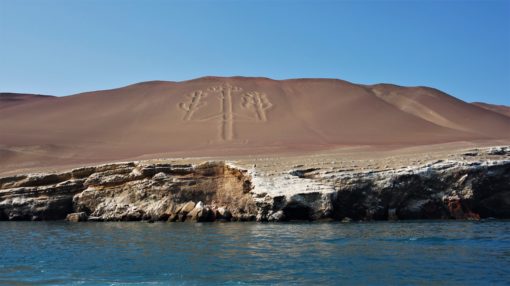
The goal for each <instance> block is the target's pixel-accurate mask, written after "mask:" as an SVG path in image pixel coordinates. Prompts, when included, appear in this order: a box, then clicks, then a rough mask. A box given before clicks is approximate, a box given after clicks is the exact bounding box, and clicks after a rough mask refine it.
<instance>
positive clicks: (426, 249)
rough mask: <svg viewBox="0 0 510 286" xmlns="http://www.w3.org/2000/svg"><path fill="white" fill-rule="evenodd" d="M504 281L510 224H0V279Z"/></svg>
mask: <svg viewBox="0 0 510 286" xmlns="http://www.w3.org/2000/svg"><path fill="white" fill-rule="evenodd" d="M34 284H35V285H61V284H75V285H125V284H132V285H138V284H149V285H275V284H276V285H287V284H293V285H509V284H510V222H508V221H482V222H471V221H460V222H459V221H437V222H436V221H434V222H423V221H413V222H370V223H349V224H343V223H274V224H271V223H265V224H262V223H204V224H200V223H198V224H196V223H153V224H149V223H143V222H122V223H76V224H73V223H67V222H0V285H34Z"/></svg>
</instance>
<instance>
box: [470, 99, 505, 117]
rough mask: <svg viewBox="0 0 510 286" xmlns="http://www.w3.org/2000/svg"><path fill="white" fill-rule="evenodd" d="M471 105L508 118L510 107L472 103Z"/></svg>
mask: <svg viewBox="0 0 510 286" xmlns="http://www.w3.org/2000/svg"><path fill="white" fill-rule="evenodd" d="M472 104H473V105H476V106H478V107H481V108H485V109H487V110H490V111H494V112H497V113H500V114H503V115H505V116H508V117H510V106H506V105H496V104H489V103H485V102H473V103H472Z"/></svg>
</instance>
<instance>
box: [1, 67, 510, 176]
mask: <svg viewBox="0 0 510 286" xmlns="http://www.w3.org/2000/svg"><path fill="white" fill-rule="evenodd" d="M21 97H23V104H12V102H10V101H9V100H3V101H0V168H13V167H16V168H19V167H31V166H38V165H50V166H51V165H56V164H67V163H76V162H99V161H108V160H122V159H128V158H136V157H138V156H144V158H148V157H150V158H157V157H161V156H163V155H162V154H165V156H168V155H172V156H202V155H204V156H205V155H207V156H211V155H236V154H237V155H239V154H256V153H279V152H286V151H296V150H318V149H325V148H335V147H342V146H359V145H377V146H389V145H395V144H398V145H426V144H434V143H443V142H452V141H470V140H489V139H500V138H507V137H510V118H508V117H505V116H503V115H501V114H498V113H495V112H492V111H489V110H487V109H484V108H480V107H477V106H474V105H471V104H468V103H465V102H463V101H460V100H458V99H455V98H453V97H451V96H449V95H446V94H444V93H442V92H440V91H438V90H435V89H431V88H422V87H416V88H405V87H398V86H393V85H374V86H365V85H357V84H352V83H349V82H346V81H341V80H333V79H292V80H282V81H277V80H271V79H267V78H244V77H232V78H221V77H205V78H199V79H195V80H190V81H184V82H165V81H153V82H144V83H139V84H133V85H130V86H126V87H122V88H118V89H112V90H102V91H94V92H87V93H81V94H76V95H72V96H66V97H48V98H44V99H43V98H42V97H37V96H36V97H24V96H20V98H21ZM15 98H16V96H15Z"/></svg>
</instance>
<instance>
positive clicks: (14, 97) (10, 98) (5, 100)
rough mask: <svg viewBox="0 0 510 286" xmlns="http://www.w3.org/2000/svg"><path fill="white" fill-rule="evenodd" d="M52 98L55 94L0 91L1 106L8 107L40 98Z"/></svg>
mask: <svg viewBox="0 0 510 286" xmlns="http://www.w3.org/2000/svg"><path fill="white" fill-rule="evenodd" d="M52 98H54V96H49V95H41V94H26V93H9V92H0V108H7V107H10V106H14V105H18V104H23V103H28V102H34V101H39V100H48V99H52Z"/></svg>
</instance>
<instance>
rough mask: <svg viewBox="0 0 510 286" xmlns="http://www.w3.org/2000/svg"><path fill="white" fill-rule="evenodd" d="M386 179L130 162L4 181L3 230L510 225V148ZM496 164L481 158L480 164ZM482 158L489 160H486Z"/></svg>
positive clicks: (387, 173)
mask: <svg viewBox="0 0 510 286" xmlns="http://www.w3.org/2000/svg"><path fill="white" fill-rule="evenodd" d="M477 152H479V153H473V154H466V156H469V160H438V161H434V162H429V163H427V164H422V165H418V166H413V167H405V168H400V169H387V170H378V171H373V170H364V171H363V170H345V169H335V168H306V166H301V167H299V168H291V169H289V170H286V171H285V172H283V173H273V174H268V173H267V172H266V173H262V172H259V170H257V168H256V167H255V166H253V167H252V168H249V169H244V168H242V167H238V166H236V165H235V164H234V163H225V162H216V161H211V162H205V163H201V164H197V165H192V164H168V163H146V162H128V163H117V164H108V165H100V166H94V167H85V168H79V169H74V170H71V171H68V172H62V173H54V174H28V175H17V176H11V177H3V178H0V219H1V220H52V219H64V218H66V217H67V218H68V220H72V221H85V220H93V221H118V220H149V221H155V220H165V221H217V220H221V221H231V220H234V221H247V220H257V221H286V220H320V219H329V220H331V219H333V220H351V219H352V220H387V219H389V220H392V219H479V218H486V217H495V218H510V148H508V147H499V148H490V149H484V150H478V151H477ZM480 154H482V155H488V156H489V157H487V156H480V158H478V157H479V155H480ZM482 157H483V158H482Z"/></svg>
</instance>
